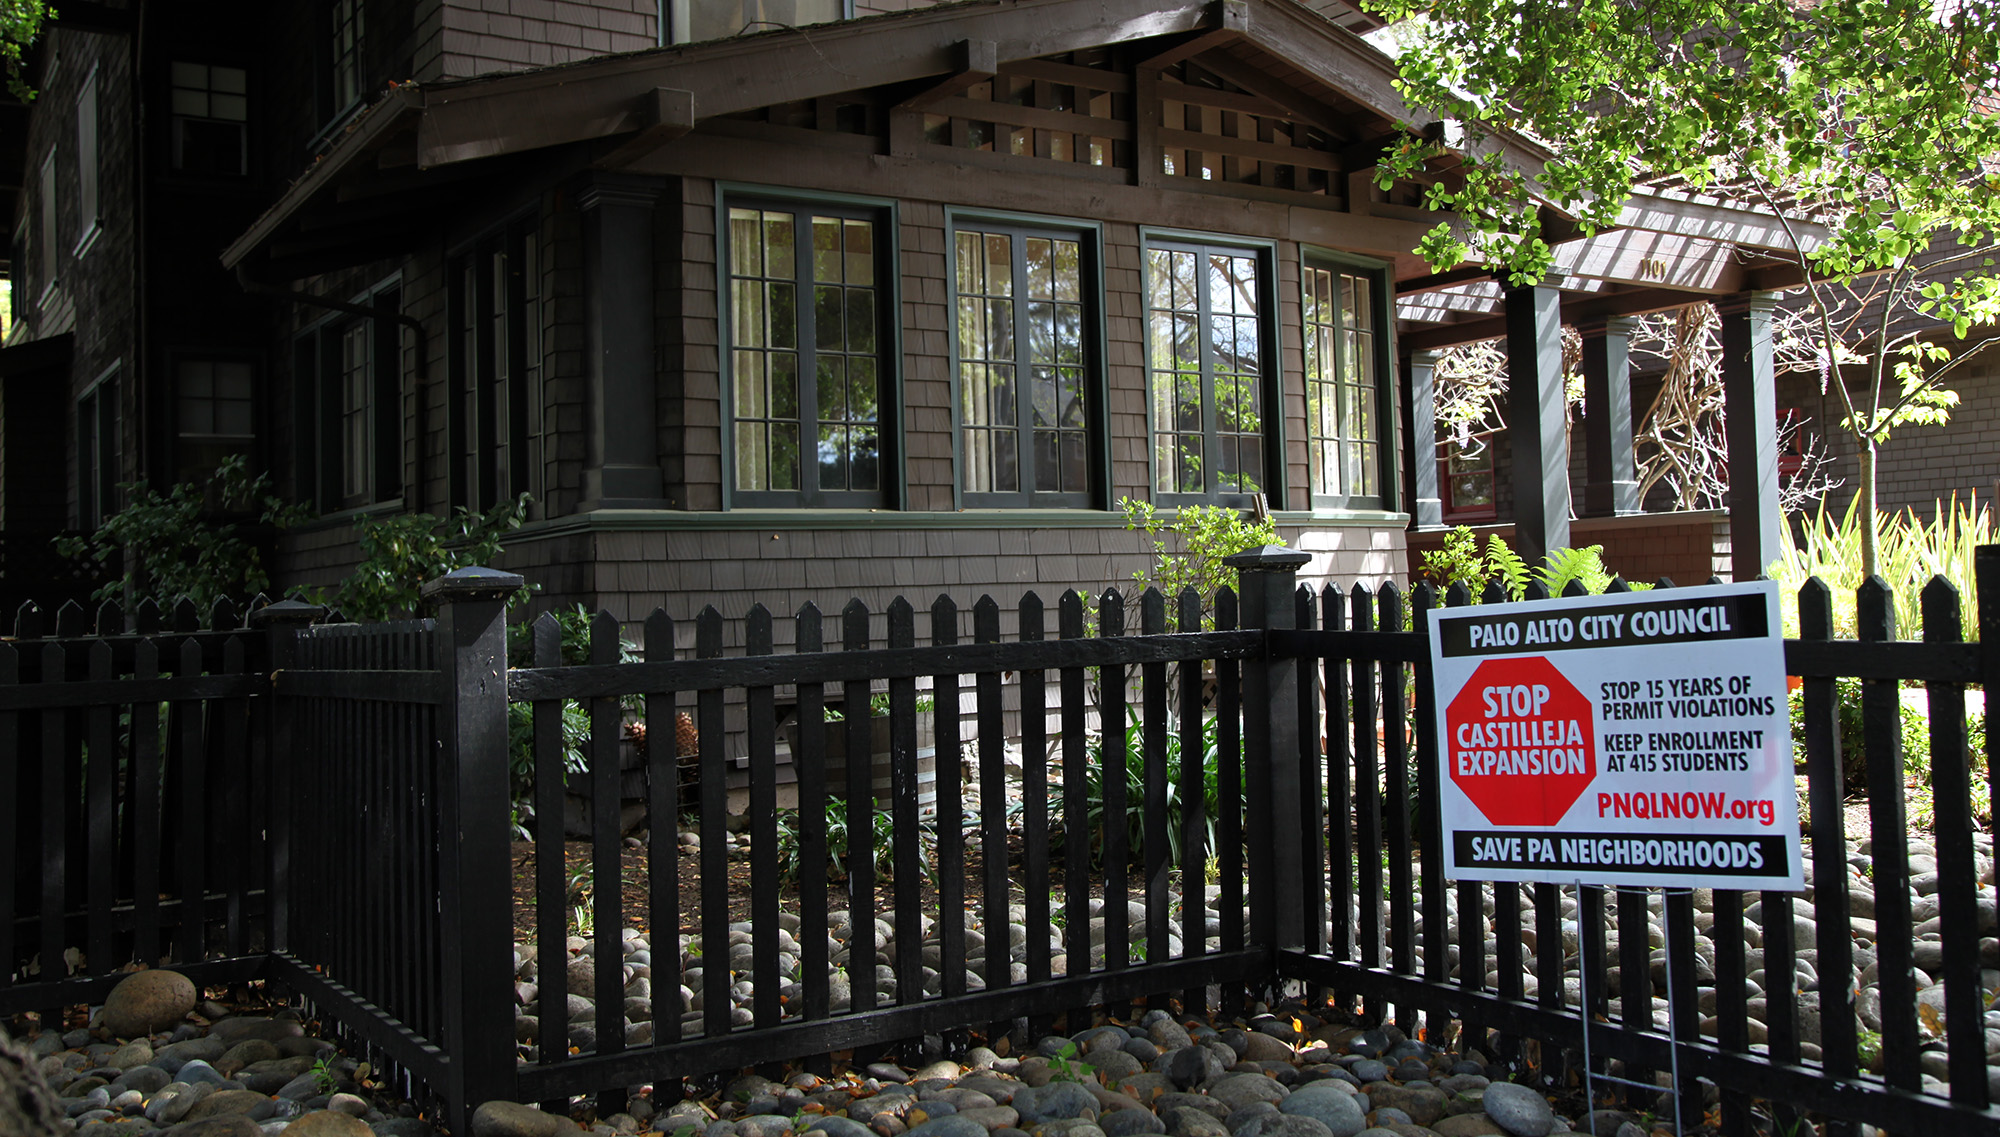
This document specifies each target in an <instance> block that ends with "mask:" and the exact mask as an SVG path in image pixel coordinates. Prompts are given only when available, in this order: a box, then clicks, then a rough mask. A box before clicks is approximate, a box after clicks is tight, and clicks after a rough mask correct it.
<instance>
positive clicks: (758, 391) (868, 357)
mask: <svg viewBox="0 0 2000 1137" xmlns="http://www.w3.org/2000/svg"><path fill="white" fill-rule="evenodd" d="M719 206H720V208H719V210H718V212H719V214H720V217H721V220H722V224H721V225H720V226H719V229H720V235H719V241H720V245H721V248H720V253H721V261H722V264H721V268H722V271H721V274H720V275H721V277H722V281H723V286H724V296H723V301H724V320H723V322H724V338H725V341H726V345H727V348H726V352H725V355H724V364H723V370H724V390H725V398H726V410H727V412H728V415H727V418H728V425H727V427H726V433H725V439H726V442H725V448H726V451H727V460H728V466H727V471H728V472H727V473H726V474H725V483H724V484H725V488H726V489H727V490H728V499H727V500H728V501H729V503H730V504H731V505H732V506H742V507H748V508H771V507H777V508H785V507H802V508H828V507H874V508H887V507H892V506H893V504H894V501H895V499H896V498H898V497H899V496H900V492H899V485H898V478H899V475H900V467H899V465H898V463H897V461H896V453H897V447H896V445H895V440H896V435H895V430H896V426H897V422H898V420H899V415H898V413H897V411H898V406H897V394H898V388H899V383H898V372H899V368H898V367H897V362H898V359H899V353H898V351H897V336H896V320H897V312H896V289H895V287H894V279H895V276H894V274H895V258H894V256H893V250H892V239H893V234H894V229H895V219H894V213H893V211H892V210H891V209H889V208H887V207H885V206H880V205H873V204H866V203H857V202H854V201H851V200H838V199H821V198H800V197H794V196H792V195H789V194H771V195H766V194H758V193H741V194H739V193H734V192H724V193H723V194H721V195H720V201H719ZM802 292H809V293H810V295H808V296H803V297H802V296H801V293H802Z"/></svg>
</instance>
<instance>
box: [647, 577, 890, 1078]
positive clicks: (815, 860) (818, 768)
mask: <svg viewBox="0 0 2000 1137" xmlns="http://www.w3.org/2000/svg"><path fill="white" fill-rule="evenodd" d="M655 618H656V619H660V620H664V619H665V618H666V617H665V616H664V615H663V614H662V615H659V616H656V617H655ZM793 626H794V628H795V631H794V634H793V637H792V642H793V646H794V650H796V651H798V652H800V653H801V654H815V653H818V652H821V651H824V650H825V649H826V632H825V629H824V622H823V620H822V619H821V616H820V610H819V606H818V605H816V604H814V603H812V602H811V601H807V602H806V603H805V604H804V605H802V606H801V607H800V608H799V611H798V616H797V617H796V619H795V621H794V625H793ZM648 641H649V642H651V636H650V635H649V636H648ZM660 642H662V643H665V644H667V645H668V646H669V647H671V645H672V641H671V640H661V641H660ZM649 657H650V655H649ZM794 718H795V720H796V721H797V723H798V747H797V749H796V751H795V753H793V755H792V765H793V767H794V769H796V770H797V771H798V779H799V965H800V971H801V974H802V975H803V976H804V977H805V979H806V980H807V982H806V983H805V991H804V1006H803V1008H802V1013H803V1014H804V1015H805V1017H806V1018H807V1019H809V1020H818V1019H823V1018H826V1017H827V1016H828V1015H829V1014H831V1013H833V1012H832V985H831V984H829V983H821V982H818V981H817V980H818V977H819V976H822V975H827V974H829V973H830V968H829V966H828V963H827V959H828V955H829V953H828V951H827V946H826V932H827V927H826V925H827V920H826V870H827V857H828V850H827V843H826V825H825V821H826V816H827V785H826V685H825V684H823V683H800V684H799V687H798V711H797V713H796V714H795V716H794ZM655 863H657V862H655ZM850 970H851V968H850ZM818 1064H819V1065H820V1067H821V1069H817V1070H814V1071H813V1072H814V1073H822V1074H823V1073H831V1072H832V1070H831V1064H830V1063H828V1062H826V1061H825V1060H824V1059H821V1060H820V1061H819V1063H818Z"/></svg>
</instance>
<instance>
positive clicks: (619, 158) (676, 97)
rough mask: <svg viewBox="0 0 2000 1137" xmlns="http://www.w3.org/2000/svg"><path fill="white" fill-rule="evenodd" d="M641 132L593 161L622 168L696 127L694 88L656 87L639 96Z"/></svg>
mask: <svg viewBox="0 0 2000 1137" xmlns="http://www.w3.org/2000/svg"><path fill="white" fill-rule="evenodd" d="M639 118H640V122H641V123H642V124H643V125H641V126H640V127H639V133H637V134H635V135H633V136H632V137H631V138H629V139H626V140H625V141H624V142H623V143H621V144H619V146H618V147H617V148H616V149H614V150H612V151H611V152H610V153H608V154H606V155H604V156H603V157H602V158H599V159H598V160H597V161H596V162H595V163H593V165H595V166H596V167H597V168H598V169H600V170H621V169H624V168H625V167H626V166H629V165H631V164H632V163H634V162H636V161H638V160H639V159H641V158H644V157H645V156H646V155H648V154H651V153H652V152H653V151H655V150H658V149H659V148H660V147H662V146H665V145H666V144H667V143H669V142H672V141H673V140H674V139H676V138H679V137H681V136H682V135H684V134H686V133H688V132H689V131H691V130H693V129H694V124H695V115H694V92H693V91H683V90H679V89H676V88H673V87H655V88H653V89H652V90H651V91H649V92H647V93H646V94H644V95H641V96H640V98H639Z"/></svg>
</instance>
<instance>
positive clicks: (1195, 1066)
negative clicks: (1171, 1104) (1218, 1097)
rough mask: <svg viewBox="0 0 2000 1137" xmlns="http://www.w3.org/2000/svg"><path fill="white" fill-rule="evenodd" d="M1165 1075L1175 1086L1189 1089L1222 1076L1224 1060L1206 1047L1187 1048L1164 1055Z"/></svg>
mask: <svg viewBox="0 0 2000 1137" xmlns="http://www.w3.org/2000/svg"><path fill="white" fill-rule="evenodd" d="M1162 1060H1163V1061H1164V1063H1165V1069H1164V1071H1163V1072H1164V1073H1165V1074H1166V1075H1167V1077H1169V1078H1172V1079H1173V1080H1174V1084H1175V1085H1177V1086H1179V1087H1181V1088H1182V1089H1187V1088H1190V1087H1192V1086H1198V1085H1201V1084H1202V1083H1203V1082H1206V1081H1210V1080H1212V1079H1214V1078H1219V1077H1221V1076H1222V1071H1223V1065H1222V1060H1221V1059H1219V1058H1217V1057H1216V1056H1215V1052H1214V1051H1212V1050H1210V1049H1208V1048H1207V1047H1205V1046H1186V1047H1182V1048H1181V1049H1179V1050H1173V1051H1169V1052H1168V1053H1166V1054H1165V1055H1162Z"/></svg>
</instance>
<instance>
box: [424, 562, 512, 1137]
mask: <svg viewBox="0 0 2000 1137" xmlns="http://www.w3.org/2000/svg"><path fill="white" fill-rule="evenodd" d="M521 584H522V581H521V578H520V577H518V576H516V575H514V574H513V573H508V572H499V571H497V570H494V569H488V568H462V569H458V570H456V571H454V572H450V573H447V574H445V575H444V576H441V577H439V578H438V579H436V580H433V581H430V582H428V583H426V584H425V585H424V586H423V591H422V595H423V598H424V600H425V601H426V602H427V603H429V604H431V605H433V606H434V607H435V608H436V610H437V644H438V652H437V659H438V666H439V668H440V673H439V678H440V680H441V681H442V683H443V698H444V704H443V705H442V706H441V707H439V708H438V712H439V713H438V727H439V731H438V733H439V735H440V741H441V742H442V744H443V753H442V755H441V758H442V760H443V761H442V766H441V769H442V771H443V773H444V792H443V793H442V794H441V795H440V796H441V797H442V800H443V807H444V816H443V817H442V818H441V819H440V822H441V823H440V825H439V834H440V836H441V838H442V840H440V841H439V842H438V844H439V846H440V848H439V854H440V856H441V858H442V860H443V863H442V864H441V865H439V872H438V883H439V890H440V892H441V896H440V897H439V900H440V902H441V912H440V915H441V916H442V917H443V919H442V923H443V931H444V942H443V947H444V951H443V956H444V958H443V961H442V962H443V964H444V966H443V969H442V971H443V974H444V975H445V976H446V977H447V978H446V981H445V989H444V1032H443V1033H444V1036H445V1037H444V1038H443V1039H442V1041H443V1043H444V1046H445V1053H446V1054H447V1055H448V1056H449V1059H450V1067H449V1069H450V1076H449V1078H448V1081H449V1082H450V1085H449V1086H448V1087H447V1088H446V1092H445V1097H446V1099H447V1101H448V1103H449V1111H450V1112H449V1115H448V1116H449V1119H450V1126H451V1131H452V1132H453V1133H469V1132H471V1124H470V1122H471V1118H472V1111H473V1110H475V1109H477V1108H478V1107H479V1106H480V1105H481V1104H483V1103H485V1102H488V1101H492V1100H495V1099H500V1098H504V1099H508V1100H512V1099H513V1098H514V1096H515V1090H514V1024H513V1008H512V1007H511V1006H509V1001H508V999H507V997H506V995H507V992H508V991H509V990H511V989H512V985H513V976H514V922H513V893H512V891H511V882H510V881H509V879H508V845H507V839H508V829H507V598H508V597H509V596H512V595H513V594H514V593H515V591H517V590H518V589H519V588H520V587H521Z"/></svg>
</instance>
